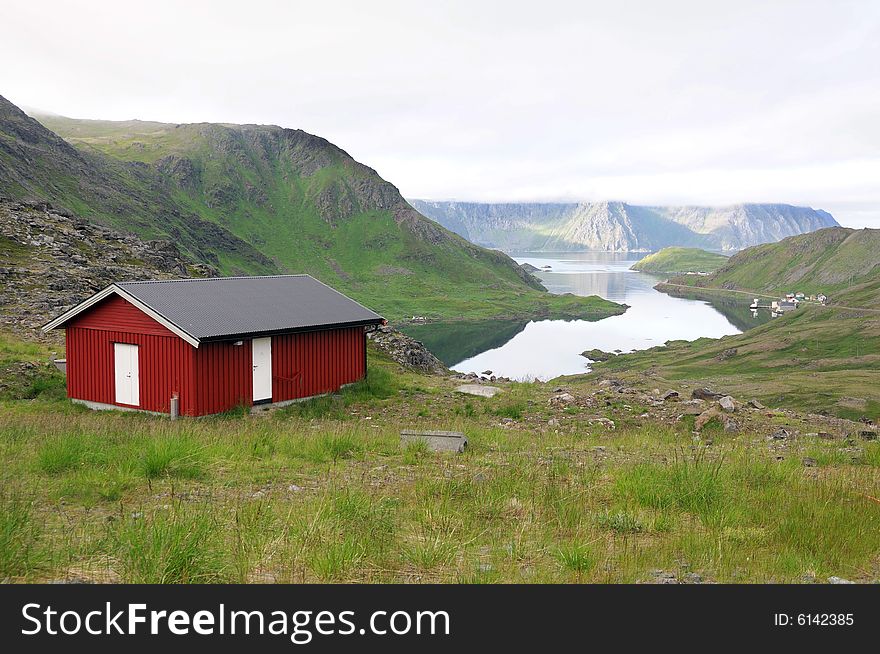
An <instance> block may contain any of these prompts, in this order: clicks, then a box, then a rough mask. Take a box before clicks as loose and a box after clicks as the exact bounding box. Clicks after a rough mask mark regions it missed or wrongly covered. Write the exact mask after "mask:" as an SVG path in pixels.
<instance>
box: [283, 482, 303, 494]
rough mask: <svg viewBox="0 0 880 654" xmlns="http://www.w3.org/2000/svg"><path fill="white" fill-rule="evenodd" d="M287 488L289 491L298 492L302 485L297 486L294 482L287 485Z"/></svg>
mask: <svg viewBox="0 0 880 654" xmlns="http://www.w3.org/2000/svg"><path fill="white" fill-rule="evenodd" d="M287 490H288V491H290V492H291V493H299V492H300V491H301V490H302V486H297V485H296V484H291V485H290V486H288V487H287Z"/></svg>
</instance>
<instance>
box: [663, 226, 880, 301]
mask: <svg viewBox="0 0 880 654" xmlns="http://www.w3.org/2000/svg"><path fill="white" fill-rule="evenodd" d="M683 279H684V278H678V279H676V280H675V281H676V282H679V283H687V284H691V285H695V286H702V287H710V288H728V289H741V290H752V291H761V292H768V293H787V292H803V293H805V294H807V295H815V294H818V293H825V294H826V295H828V296H829V297H830V298H831V301H832V302H833V303H834V304H838V305H841V306H854V307H873V308H880V230H876V229H860V230H856V229H848V228H845V227H831V228H828V229H822V230H819V231H817V232H812V233H810V234H801V235H799V236H792V237H789V238H786V239H784V240H782V241H779V242H778V243H768V244H766V245H759V246H756V247H752V248H748V249H746V250H743V251H742V252H739V253H738V254H735V255H734V256H732V257H731V258H730V260H729V261H728V262H727V263H726V264H725V265H724V266H722V267H721V268H719V269H718V270H717V271H716V272H715V273H714V274H712V275H709V276H706V277H700V278H697V279H687V280H686V281H682V280H683Z"/></svg>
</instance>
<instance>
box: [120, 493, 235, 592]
mask: <svg viewBox="0 0 880 654" xmlns="http://www.w3.org/2000/svg"><path fill="white" fill-rule="evenodd" d="M217 527H218V525H217V520H216V518H215V517H214V516H213V515H212V513H210V512H209V511H207V510H200V511H194V510H190V511H184V510H183V509H181V508H180V507H175V508H173V509H172V510H169V511H161V510H160V511H156V512H155V513H153V514H152V515H149V516H142V517H139V516H138V515H137V514H134V515H132V516H131V517H128V518H125V519H124V520H121V521H119V522H118V523H117V526H116V527H115V529H114V530H113V531H112V532H111V533H110V536H109V538H110V542H111V544H112V549H113V551H114V553H115V554H116V557H117V559H118V561H119V564H120V566H121V570H120V573H121V576H122V579H123V581H124V582H126V583H136V584H192V583H221V582H224V581H226V580H227V578H228V575H227V571H226V568H225V566H224V563H223V557H222V556H221V554H220V552H219V549H218V547H217V543H216V540H215V538H216V534H217V531H218V529H217Z"/></svg>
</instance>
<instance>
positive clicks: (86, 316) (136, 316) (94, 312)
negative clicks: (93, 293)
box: [70, 295, 186, 342]
mask: <svg viewBox="0 0 880 654" xmlns="http://www.w3.org/2000/svg"><path fill="white" fill-rule="evenodd" d="M70 324H71V325H75V326H76V327H82V328H86V329H102V330H106V331H116V332H129V333H132V334H153V335H155V336H171V337H174V338H177V335H176V334H175V333H174V332H172V331H171V330H170V329H168V328H167V327H165V326H164V325H162V324H160V323H158V322H156V321H155V320H153V319H152V318H150V316H148V315H147V314H145V313H144V312H143V311H141V310H140V309H138V308H137V307H136V306H134V305H133V304H131V303H129V302H127V301H126V300H123V299H122V298H121V297H119V296H118V295H110V296H108V297H106V298H104V299H103V300H101V301H100V302H99V303H98V304H96V305H95V306H93V307H90V308H89V309H88V310H86V312H85V313H81V314H79V315H78V316H77V317H76V318H74V319H73V320H72V321H71V323H70ZM184 342H186V341H184Z"/></svg>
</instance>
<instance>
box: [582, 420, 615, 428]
mask: <svg viewBox="0 0 880 654" xmlns="http://www.w3.org/2000/svg"><path fill="white" fill-rule="evenodd" d="M589 422H590V424H591V425H602V426H603V427H605V428H607V429H615V428H616V427H617V425H616V424H614V421H613V420H611V419H609V418H591V419H590V421H589Z"/></svg>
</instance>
